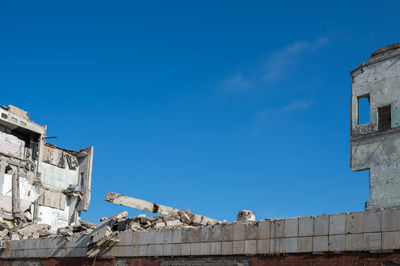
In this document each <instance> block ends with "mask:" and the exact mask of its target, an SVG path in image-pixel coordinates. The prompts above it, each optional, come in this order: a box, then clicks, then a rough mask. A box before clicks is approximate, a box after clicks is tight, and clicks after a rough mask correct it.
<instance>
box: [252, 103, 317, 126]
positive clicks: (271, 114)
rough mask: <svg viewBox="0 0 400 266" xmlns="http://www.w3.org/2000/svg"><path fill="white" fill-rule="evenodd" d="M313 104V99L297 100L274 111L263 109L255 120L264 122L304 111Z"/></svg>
mask: <svg viewBox="0 0 400 266" xmlns="http://www.w3.org/2000/svg"><path fill="white" fill-rule="evenodd" d="M314 103H315V101H314V99H299V100H296V101H293V102H290V103H288V104H286V105H283V106H282V107H279V108H276V109H271V108H265V109H263V110H261V111H259V112H258V113H257V114H256V119H257V120H261V121H265V120H269V119H271V118H275V117H278V116H280V115H284V114H286V113H290V112H295V111H302V110H306V109H308V108H309V107H310V106H311V105H313V104H314Z"/></svg>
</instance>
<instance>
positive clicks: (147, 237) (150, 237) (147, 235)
mask: <svg viewBox="0 0 400 266" xmlns="http://www.w3.org/2000/svg"><path fill="white" fill-rule="evenodd" d="M154 232H155V231H149V232H141V233H140V244H141V245H148V244H150V243H154V238H155V234H154Z"/></svg>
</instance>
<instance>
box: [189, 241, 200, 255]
mask: <svg viewBox="0 0 400 266" xmlns="http://www.w3.org/2000/svg"><path fill="white" fill-rule="evenodd" d="M190 255H191V256H199V255H201V243H190Z"/></svg>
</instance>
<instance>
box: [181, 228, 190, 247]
mask: <svg viewBox="0 0 400 266" xmlns="http://www.w3.org/2000/svg"><path fill="white" fill-rule="evenodd" d="M191 230H192V229H191V228H182V239H181V241H182V243H190V231H191Z"/></svg>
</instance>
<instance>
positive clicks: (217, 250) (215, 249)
mask: <svg viewBox="0 0 400 266" xmlns="http://www.w3.org/2000/svg"><path fill="white" fill-rule="evenodd" d="M221 254H222V242H211V255H221Z"/></svg>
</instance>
